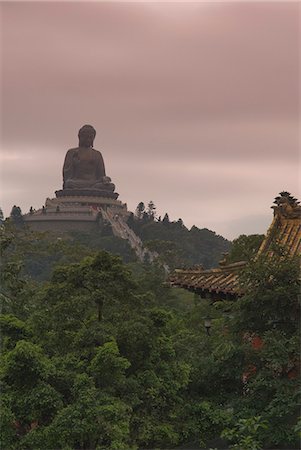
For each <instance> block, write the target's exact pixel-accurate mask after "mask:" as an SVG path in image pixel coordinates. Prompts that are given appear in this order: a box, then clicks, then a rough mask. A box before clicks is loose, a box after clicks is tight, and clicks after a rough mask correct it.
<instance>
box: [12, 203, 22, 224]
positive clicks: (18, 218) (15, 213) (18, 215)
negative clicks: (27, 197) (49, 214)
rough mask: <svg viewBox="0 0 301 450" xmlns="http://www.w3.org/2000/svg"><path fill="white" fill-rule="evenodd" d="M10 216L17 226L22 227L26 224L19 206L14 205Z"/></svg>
mask: <svg viewBox="0 0 301 450" xmlns="http://www.w3.org/2000/svg"><path fill="white" fill-rule="evenodd" d="M10 218H11V220H12V222H13V223H14V225H16V226H17V227H21V226H23V225H24V219H23V216H22V211H21V208H20V207H19V206H16V205H14V206H13V207H12V210H11V213H10Z"/></svg>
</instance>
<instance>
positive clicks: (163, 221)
mask: <svg viewBox="0 0 301 450" xmlns="http://www.w3.org/2000/svg"><path fill="white" fill-rule="evenodd" d="M162 223H164V224H168V223H170V220H169V215H168V214H167V213H165V216H164V217H163V220H162Z"/></svg>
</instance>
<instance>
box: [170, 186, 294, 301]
mask: <svg viewBox="0 0 301 450" xmlns="http://www.w3.org/2000/svg"><path fill="white" fill-rule="evenodd" d="M274 203H275V205H274V206H272V208H273V209H274V219H273V222H272V224H271V226H270V228H269V229H268V232H267V235H266V237H265V239H264V240H263V242H262V244H261V247H260V249H259V251H258V255H260V254H262V253H265V254H268V255H270V256H272V255H273V245H274V244H275V243H278V244H280V245H281V246H284V247H285V248H286V249H287V250H288V252H289V253H290V254H291V255H292V256H293V255H300V254H301V220H300V219H301V207H300V206H299V202H298V201H297V200H296V199H295V198H293V197H292V196H291V195H290V194H289V193H288V192H281V193H280V195H279V196H278V197H276V199H275V202H274ZM245 265H246V262H245V261H241V262H238V263H234V264H228V265H224V266H221V267H218V268H216V269H211V270H204V269H202V268H196V269H188V270H184V269H176V270H175V271H174V273H173V274H172V275H171V276H170V278H169V281H170V283H171V284H172V285H174V286H178V287H181V288H184V289H188V290H190V291H195V292H197V293H199V294H201V295H209V296H210V297H214V296H216V297H223V296H225V297H228V296H230V297H232V296H239V295H241V294H242V291H241V289H240V286H239V273H240V272H241V270H242V269H243V268H244V266H245Z"/></svg>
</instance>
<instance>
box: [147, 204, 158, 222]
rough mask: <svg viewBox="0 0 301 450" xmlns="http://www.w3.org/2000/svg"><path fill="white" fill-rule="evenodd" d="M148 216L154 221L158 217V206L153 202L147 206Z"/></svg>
mask: <svg viewBox="0 0 301 450" xmlns="http://www.w3.org/2000/svg"><path fill="white" fill-rule="evenodd" d="M147 214H148V217H149V218H150V219H154V218H155V217H156V206H155V204H154V202H153V201H152V200H150V202H149V203H148V205H147Z"/></svg>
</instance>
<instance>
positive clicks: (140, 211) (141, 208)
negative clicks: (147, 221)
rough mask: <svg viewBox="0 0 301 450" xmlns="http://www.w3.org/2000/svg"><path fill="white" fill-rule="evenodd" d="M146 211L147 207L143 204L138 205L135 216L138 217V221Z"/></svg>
mask: <svg viewBox="0 0 301 450" xmlns="http://www.w3.org/2000/svg"><path fill="white" fill-rule="evenodd" d="M144 211H145V205H144V203H143V202H140V203H138V205H137V208H136V211H135V216H136V217H137V219H139V220H141V219H142V217H143V212H144Z"/></svg>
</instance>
